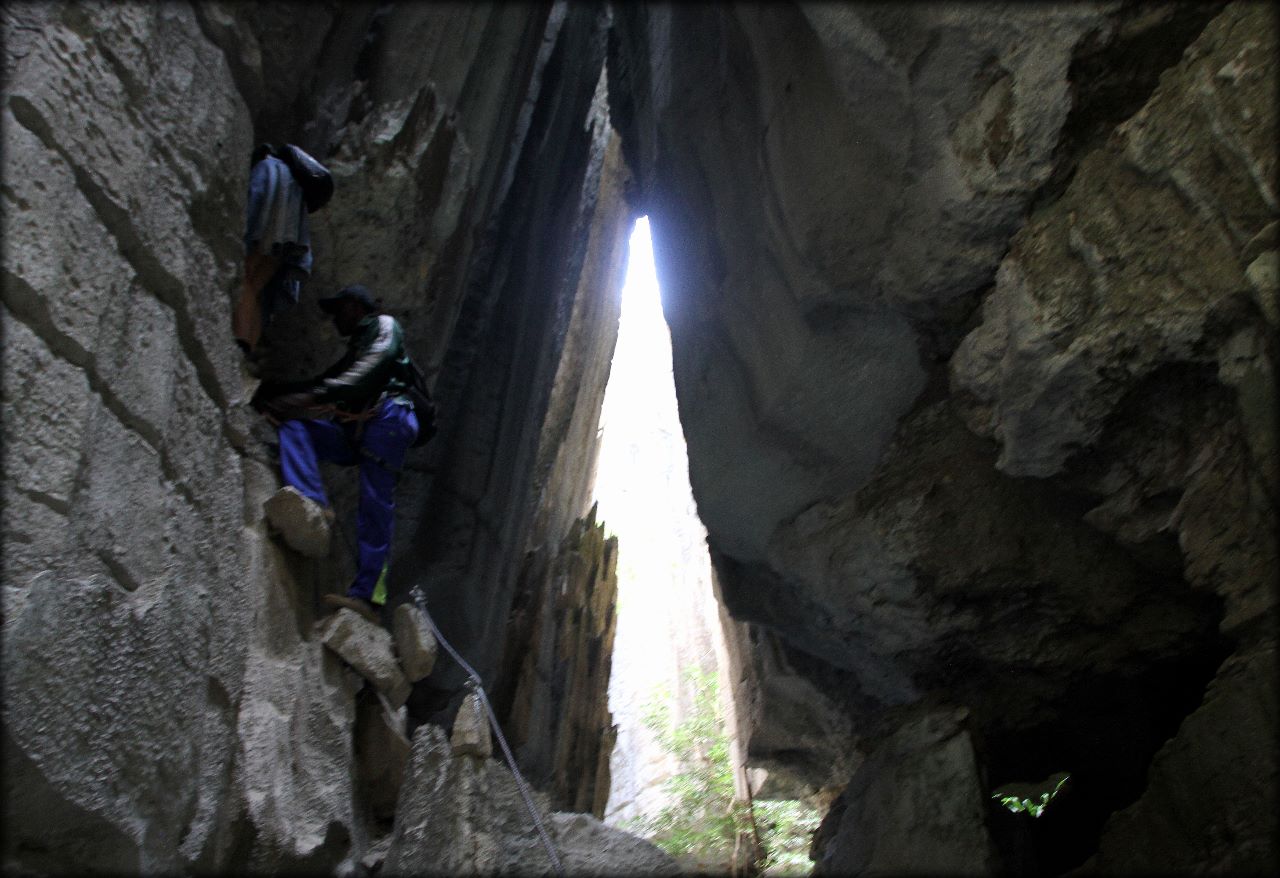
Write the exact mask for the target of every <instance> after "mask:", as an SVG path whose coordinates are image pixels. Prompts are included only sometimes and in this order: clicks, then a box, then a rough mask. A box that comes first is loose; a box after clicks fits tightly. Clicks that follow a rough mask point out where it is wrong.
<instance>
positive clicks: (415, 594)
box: [409, 585, 564, 878]
mask: <svg viewBox="0 0 1280 878" xmlns="http://www.w3.org/2000/svg"><path fill="white" fill-rule="evenodd" d="M409 594H410V596H411V597H412V598H413V602H414V603H415V604H417V606H418V609H419V610H421V611H422V615H423V617H424V618H425V619H426V620H427V624H428V625H430V626H431V631H432V632H433V633H434V634H435V636H436V640H438V641H439V642H440V645H441V646H443V647H444V648H445V651H446V652H448V653H449V655H451V656H453V660H454V661H456V662H457V663H458V664H459V665H460V666H461V667H462V669H463V670H464V671H466V672H467V674H468V676H470V678H471V680H470V681H469V684H468V685H469V686H470V687H471V690H472V691H473V692H475V693H477V694H478V695H479V696H480V703H481V704H483V705H484V709H485V713H487V714H488V715H489V725H491V726H492V727H493V733H494V734H495V735H496V736H497V738H498V744H499V745H501V747H502V755H503V756H505V757H506V759H507V765H508V766H509V767H510V768H511V776H512V777H514V778H515V780H516V787H517V788H518V789H519V790H520V796H521V797H522V798H523V799H524V804H525V807H526V808H528V809H529V814H530V815H531V816H532V817H533V825H534V828H535V829H537V830H538V837H539V838H540V839H542V846H543V847H544V848H546V851H547V856H548V857H550V858H551V864H552V866H554V867H555V870H556V874H557V875H559V876H561V878H564V867H563V866H561V865H560V857H559V856H557V855H556V849H555V846H554V845H553V844H552V843H551V838H550V837H549V836H548V835H547V830H546V829H545V828H544V827H543V825H542V816H541V815H540V814H538V807H537V805H535V804H534V802H533V797H532V796H531V795H530V794H529V787H528V784H526V783H525V780H524V776H523V775H522V774H520V769H519V768H517V767H516V760H515V757H514V756H512V755H511V748H510V747H508V746H507V739H506V737H505V736H504V735H503V734H502V729H501V728H499V726H498V717H497V716H496V715H495V714H494V712H493V707H492V706H490V704H489V696H488V695H486V694H485V691H484V681H483V680H481V679H480V675H479V674H477V673H476V672H475V669H474V668H473V667H471V665H469V664H467V661H466V659H464V658H463V657H462V656H461V655H459V654H458V651H457V650H456V649H454V648H453V646H452V645H451V644H450V643H449V641H447V640H445V639H444V635H443V634H441V633H440V629H439V628H437V627H436V623H435V620H433V619H432V618H431V614H430V613H428V612H427V597H426V595H425V594H423V592H422V588H421V586H417V585H415V586H414V587H413V588H412V589H411V590H410V592H409Z"/></svg>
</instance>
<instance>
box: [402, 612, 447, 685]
mask: <svg viewBox="0 0 1280 878" xmlns="http://www.w3.org/2000/svg"><path fill="white" fill-rule="evenodd" d="M391 633H392V635H393V636H394V637H395V641H396V655H397V656H399V658H400V667H401V669H402V670H403V671H404V675H405V677H407V678H408V680H409V682H410V683H416V682H418V681H419V680H421V679H422V678H423V677H425V676H427V674H430V673H431V669H432V668H433V667H435V663H436V652H437V649H438V647H437V645H436V636H435V634H433V633H432V632H431V628H430V626H428V625H427V620H426V617H425V616H423V615H422V612H421V611H420V610H419V609H418V608H417V607H415V606H414V605H413V604H411V603H405V604H401V605H400V606H398V607H396V609H395V612H394V613H393V614H392V620H391Z"/></svg>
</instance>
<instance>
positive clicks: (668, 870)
mask: <svg viewBox="0 0 1280 878" xmlns="http://www.w3.org/2000/svg"><path fill="white" fill-rule="evenodd" d="M531 798H532V800H533V805H534V808H535V809H536V810H537V813H538V817H537V818H536V819H537V820H538V821H540V822H541V826H542V830H543V832H545V833H546V837H547V839H548V841H550V843H551V845H552V847H553V849H554V850H555V853H556V857H557V858H558V860H559V863H560V865H561V866H562V867H563V869H564V871H565V873H566V874H570V875H584V876H588V875H591V876H597V875H598V876H609V875H674V874H679V870H678V869H677V867H676V864H675V861H674V860H672V859H671V857H669V856H668V855H667V854H665V853H663V852H662V851H661V850H659V849H658V848H657V847H654V846H653V845H652V844H650V843H649V842H646V841H644V840H643V839H639V838H636V837H635V836H633V835H630V834H629V833H626V832H623V831H621V830H618V829H614V828H612V827H608V826H605V825H604V824H603V823H601V822H600V821H599V820H597V819H595V818H594V817H591V816H589V815H586V814H573V813H565V812H560V811H555V812H553V811H552V810H551V808H550V807H548V804H549V803H548V800H547V797H546V796H544V795H542V794H534V795H532V796H531ZM399 814H400V818H399V820H398V821H397V824H396V831H395V834H394V835H393V836H392V838H391V845H390V847H389V848H388V850H387V853H386V859H385V861H384V862H383V864H382V871H381V873H380V874H383V875H389V876H390V875H424V874H432V875H544V874H555V869H554V867H553V865H552V861H551V857H550V855H549V854H548V853H547V851H546V848H545V846H544V845H543V842H542V840H541V838H540V836H539V833H538V828H537V824H536V823H535V818H534V817H533V816H532V815H531V813H530V811H529V806H528V804H527V803H526V802H525V800H524V798H523V797H522V796H521V795H520V790H519V787H518V786H517V785H516V780H515V778H514V777H512V775H511V773H510V772H508V771H507V770H506V769H505V768H504V767H503V766H501V765H498V764H497V763H495V762H492V761H485V760H480V759H476V758H474V757H471V756H466V755H462V756H458V755H454V754H453V753H452V752H450V748H449V744H448V741H447V740H446V738H445V734H444V731H443V730H442V729H440V728H438V727H436V726H432V725H430V724H427V725H423V726H419V727H418V730H417V731H416V732H415V733H414V736H413V755H412V757H411V761H410V764H409V770H408V775H407V777H406V787H405V792H404V793H403V794H402V795H401V799H400V803H399Z"/></svg>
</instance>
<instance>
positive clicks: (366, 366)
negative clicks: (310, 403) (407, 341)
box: [312, 314, 409, 412]
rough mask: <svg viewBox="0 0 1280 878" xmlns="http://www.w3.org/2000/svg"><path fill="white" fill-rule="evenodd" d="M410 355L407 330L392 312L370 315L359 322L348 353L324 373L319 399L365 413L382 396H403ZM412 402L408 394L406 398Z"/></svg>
mask: <svg viewBox="0 0 1280 878" xmlns="http://www.w3.org/2000/svg"><path fill="white" fill-rule="evenodd" d="M408 376H409V355H408V354H407V353H405V349H404V330H402V329H401V328H400V323H399V322H398V321H397V320H396V319H395V318H394V317H392V316H391V315H390V314H370V315H369V316H368V317H366V318H364V319H363V320H361V321H360V322H359V323H358V324H356V330H355V332H353V333H351V339H350V341H348V342H347V352H346V353H345V354H344V355H343V357H342V359H340V360H338V362H336V363H334V364H333V365H332V366H330V367H329V368H328V369H327V370H326V371H325V373H324V374H323V375H321V376H320V379H319V383H318V384H317V385H316V386H315V387H314V388H313V389H312V392H313V393H314V394H315V396H316V401H317V402H320V403H326V404H330V405H336V406H337V407H338V408H340V409H342V410H344V411H348V412H362V411H364V410H365V409H367V408H368V407H369V406H371V405H373V404H374V403H376V402H377V401H378V400H379V399H380V398H382V396H383V395H384V394H385V395H388V396H392V397H400V396H403V394H404V391H405V389H406V388H407V387H408V386H409V385H408ZM404 399H405V402H406V403H407V402H408V397H404Z"/></svg>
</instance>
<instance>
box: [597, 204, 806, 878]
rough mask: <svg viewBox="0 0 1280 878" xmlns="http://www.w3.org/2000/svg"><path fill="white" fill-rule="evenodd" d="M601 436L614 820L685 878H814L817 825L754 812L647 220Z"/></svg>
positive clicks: (634, 245) (635, 253)
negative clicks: (609, 547) (611, 585)
mask: <svg viewBox="0 0 1280 878" xmlns="http://www.w3.org/2000/svg"><path fill="white" fill-rule="evenodd" d="M601 428H602V431H603V438H602V442H601V449H600V458H599V465H598V470H597V475H596V487H595V499H596V502H597V503H598V504H599V518H600V520H601V521H603V522H604V524H605V526H606V528H607V530H608V531H609V532H610V533H612V534H614V535H617V537H618V542H619V548H618V612H617V631H616V636H615V641H614V653H613V670H612V675H611V678H610V683H609V709H610V712H611V713H612V715H613V722H614V723H615V724H616V726H617V728H618V737H617V744H616V745H615V747H614V751H613V757H612V760H611V762H610V772H611V785H610V795H609V801H608V804H607V805H606V809H605V820H606V822H608V823H611V824H614V825H618V826H621V827H622V828H624V829H627V830H629V831H632V832H636V833H637V834H640V835H643V836H645V837H647V838H650V839H652V840H653V841H654V842H655V843H657V844H659V846H661V847H663V848H664V849H665V850H667V851H668V852H669V853H672V854H673V855H675V856H677V858H678V859H679V860H680V862H681V865H682V866H684V867H685V868H686V869H688V870H698V871H708V872H719V871H730V872H734V873H737V872H738V871H739V870H740V869H741V868H742V867H744V866H746V864H747V862H748V861H750V860H751V859H753V858H754V859H756V861H757V863H758V865H761V866H767V868H766V871H767V872H769V873H773V874H807V873H808V871H809V870H810V868H811V864H810V863H809V861H808V858H807V855H806V852H807V848H808V844H807V835H808V831H809V830H810V829H811V828H812V827H811V826H809V823H813V824H814V825H816V812H812V809H801V808H800V807H799V803H795V802H790V803H764V802H756V803H755V810H754V812H753V809H752V808H751V806H750V805H749V804H748V802H747V795H746V792H745V789H746V788H745V779H744V777H743V772H742V762H741V755H740V753H739V750H738V746H737V741H736V740H735V739H734V735H733V732H732V730H733V728H734V725H735V722H734V717H733V704H732V698H731V697H730V693H729V691H728V687H729V685H730V684H729V682H728V681H729V680H730V675H729V667H728V654H727V651H726V649H725V644H724V634H723V631H722V629H721V624H720V617H719V609H718V606H717V603H716V600H715V596H714V593H713V591H712V585H711V564H710V559H709V557H708V554H707V545H706V531H705V530H704V528H703V526H702V523H701V522H700V521H699V520H698V516H697V512H696V508H695V505H694V501H693V495H692V491H691V490H690V487H689V465H688V457H687V452H686V449H685V442H684V435H683V432H682V431H681V427H680V420H679V416H678V412H677V406H676V393H675V384H674V381H673V379H672V373H671V337H670V333H669V330H668V328H667V324H666V322H665V320H664V319H663V316H662V307H661V304H660V297H659V291H658V282H657V277H656V274H655V270H654V263H653V247H652V243H651V241H650V237H649V222H648V219H647V218H641V219H640V220H638V221H637V222H636V225H635V229H634V231H633V232H632V235H631V251H630V259H629V262H628V269H627V278H626V282H625V286H624V288H623V293H622V316H621V320H620V323H619V332H618V344H617V348H616V350H615V353H614V357H613V365H612V368H611V371H610V374H609V385H608V388H607V390H606V393H605V401H604V408H603V412H602V415H601ZM753 817H754V818H755V820H754V821H753ZM753 822H754V824H757V825H753ZM762 832H763V833H764V834H765V835H767V836H769V837H768V838H767V839H766V841H765V843H764V844H763V845H761V844H760V843H759V842H758V841H756V840H755V839H758V838H760V835H761V833H762ZM765 848H768V850H767V851H766V850H765ZM765 856H767V857H768V862H767V863H765V862H764V858H765Z"/></svg>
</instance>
